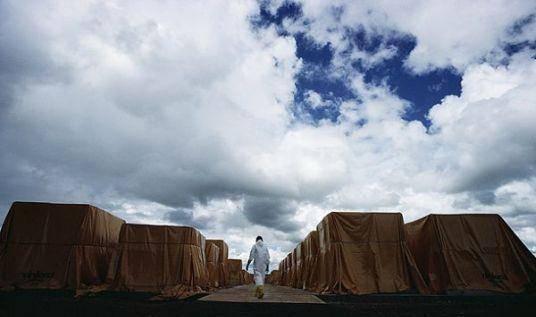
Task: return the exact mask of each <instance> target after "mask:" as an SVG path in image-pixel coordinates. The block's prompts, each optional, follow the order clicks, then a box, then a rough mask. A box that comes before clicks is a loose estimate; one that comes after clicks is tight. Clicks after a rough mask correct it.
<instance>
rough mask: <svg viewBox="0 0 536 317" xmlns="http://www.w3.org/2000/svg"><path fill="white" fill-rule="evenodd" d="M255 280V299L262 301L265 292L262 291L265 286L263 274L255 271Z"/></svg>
mask: <svg viewBox="0 0 536 317" xmlns="http://www.w3.org/2000/svg"><path fill="white" fill-rule="evenodd" d="M253 279H254V280H255V297H257V298H259V299H260V298H262V297H263V296H264V290H263V289H262V285H263V284H264V283H263V280H262V273H261V272H259V271H257V270H254V271H253Z"/></svg>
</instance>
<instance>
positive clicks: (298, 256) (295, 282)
mask: <svg viewBox="0 0 536 317" xmlns="http://www.w3.org/2000/svg"><path fill="white" fill-rule="evenodd" d="M303 262H304V252H303V243H302V242H300V243H299V244H298V245H297V246H296V248H294V250H293V251H292V266H293V270H292V272H293V273H292V283H291V286H292V287H295V288H303V278H302V274H303Z"/></svg>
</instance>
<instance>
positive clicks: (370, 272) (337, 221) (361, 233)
mask: <svg viewBox="0 0 536 317" xmlns="http://www.w3.org/2000/svg"><path fill="white" fill-rule="evenodd" d="M317 231H318V235H319V247H320V257H319V266H318V268H319V270H318V277H319V278H318V286H317V287H316V290H317V291H320V292H332V293H351V294H370V293H396V292H406V291H410V290H419V291H421V292H423V293H424V292H426V287H425V284H424V282H423V280H422V277H421V276H420V273H419V272H418V269H417V267H416V264H415V261H414V260H413V258H412V256H411V254H410V251H409V249H408V247H407V243H406V239H405V234H404V224H403V221H402V214H400V213H358V212H332V213H330V214H328V215H327V216H326V217H324V219H323V220H322V221H321V222H320V223H319V224H318V226H317Z"/></svg>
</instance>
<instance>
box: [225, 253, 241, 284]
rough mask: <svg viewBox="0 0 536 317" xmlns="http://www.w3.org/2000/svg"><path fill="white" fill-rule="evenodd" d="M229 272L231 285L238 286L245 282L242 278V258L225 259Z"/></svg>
mask: <svg viewBox="0 0 536 317" xmlns="http://www.w3.org/2000/svg"><path fill="white" fill-rule="evenodd" d="M225 266H226V268H227V272H229V283H228V285H229V286H236V285H240V284H242V283H243V280H242V278H243V277H242V260H239V259H227V261H225Z"/></svg>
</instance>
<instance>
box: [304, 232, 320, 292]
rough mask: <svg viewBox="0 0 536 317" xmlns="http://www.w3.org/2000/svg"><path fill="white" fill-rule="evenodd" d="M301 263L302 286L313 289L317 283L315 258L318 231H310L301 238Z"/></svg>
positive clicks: (317, 250)
mask: <svg viewBox="0 0 536 317" xmlns="http://www.w3.org/2000/svg"><path fill="white" fill-rule="evenodd" d="M303 253H304V258H303V265H302V270H303V272H302V277H303V286H302V287H303V288H304V289H313V288H315V287H316V286H317V284H318V274H317V259H318V253H319V248H318V232H317V231H316V230H314V231H311V232H310V233H309V234H308V235H307V237H305V239H304V240H303Z"/></svg>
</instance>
